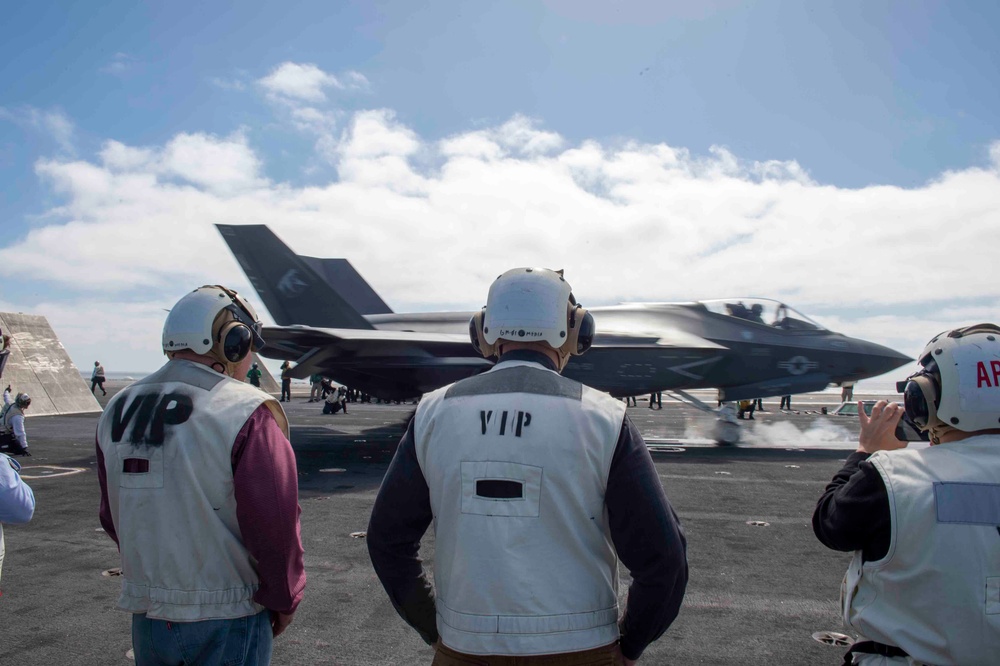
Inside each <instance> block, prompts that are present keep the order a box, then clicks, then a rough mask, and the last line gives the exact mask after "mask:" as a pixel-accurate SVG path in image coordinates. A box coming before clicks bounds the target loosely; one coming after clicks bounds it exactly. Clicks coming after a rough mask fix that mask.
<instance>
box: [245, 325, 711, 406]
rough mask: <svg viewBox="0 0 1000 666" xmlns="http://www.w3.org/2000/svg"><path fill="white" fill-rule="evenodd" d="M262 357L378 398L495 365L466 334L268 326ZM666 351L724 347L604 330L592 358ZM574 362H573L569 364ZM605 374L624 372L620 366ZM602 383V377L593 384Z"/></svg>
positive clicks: (707, 352) (660, 334) (673, 335)
mask: <svg viewBox="0 0 1000 666" xmlns="http://www.w3.org/2000/svg"><path fill="white" fill-rule="evenodd" d="M264 339H265V340H267V345H266V346H265V347H264V349H262V350H261V355H262V356H265V357H267V358H275V359H284V360H290V361H294V362H295V363H296V366H295V367H294V368H293V369H292V371H291V373H290V376H291V377H293V378H296V379H304V378H306V377H309V376H310V375H313V374H323V375H325V376H329V377H332V378H333V379H336V380H337V381H338V382H341V383H344V384H348V385H350V386H359V387H363V388H364V389H365V390H367V391H369V392H372V393H374V394H375V395H382V396H388V395H398V396H403V397H413V396H416V395H419V394H421V393H425V392H427V391H430V390H433V389H435V388H438V387H441V386H444V385H446V384H450V383H451V382H454V381H457V380H459V379H462V378H463V377H469V376H472V375H475V374H478V373H480V372H483V371H485V370H488V369H489V368H490V367H491V366H492V362H490V361H487V360H486V359H484V358H483V357H482V356H480V355H479V354H478V353H476V351H475V349H474V348H473V346H472V344H471V343H470V342H469V338H468V336H467V335H465V334H457V333H436V332H422V331H394V330H377V329H364V330H362V329H352V328H316V327H311V326H268V327H265V328H264ZM642 350H661V351H662V352H665V353H669V354H670V356H671V358H673V357H677V358H678V359H680V358H681V356H683V360H685V361H687V362H690V361H692V360H694V361H698V360H699V359H704V358H705V357H707V356H713V357H718V356H719V355H720V353H721V352H725V351H726V350H727V348H726V347H724V346H722V345H718V344H716V343H714V342H711V341H709V340H705V339H704V338H700V337H698V336H695V335H690V334H687V333H683V332H681V331H669V332H667V331H647V332H637V333H628V332H624V331H622V332H615V331H609V332H608V333H605V334H600V335H598V336H597V339H596V340H595V343H594V351H593V352H592V354H593V356H592V357H590V356H584V357H582V358H583V359H588V358H593V359H594V360H595V361H597V360H599V359H603V360H601V365H602V366H603V365H606V364H608V363H610V364H611V366H614V365H615V363H616V362H619V363H620V362H624V358H625V357H620V358H619V357H618V355H617V353H616V352H619V351H620V352H629V351H635V352H641V351H642ZM571 367H572V364H571ZM608 371H609V372H611V373H614V374H620V373H619V372H618V369H617V368H612V367H609V368H608ZM595 384H596V385H597V386H598V387H601V385H602V382H595Z"/></svg>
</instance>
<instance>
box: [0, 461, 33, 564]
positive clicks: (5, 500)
mask: <svg viewBox="0 0 1000 666" xmlns="http://www.w3.org/2000/svg"><path fill="white" fill-rule="evenodd" d="M20 471H21V465H20V464H18V462H17V461H16V460H14V459H13V458H11V457H10V456H7V455H4V454H2V453H0V576H2V575H3V560H4V555H5V554H6V552H5V551H6V548H5V546H6V544H5V543H4V535H3V526H4V524H5V523H6V524H10V525H23V524H25V523H27V522H28V521H30V520H31V517H32V516H33V515H34V513H35V494H34V493H33V492H31V487H30V486H28V484H27V483H25V482H24V479H22V478H21V475H20V474H19V472H20ZM0 580H2V579H0Z"/></svg>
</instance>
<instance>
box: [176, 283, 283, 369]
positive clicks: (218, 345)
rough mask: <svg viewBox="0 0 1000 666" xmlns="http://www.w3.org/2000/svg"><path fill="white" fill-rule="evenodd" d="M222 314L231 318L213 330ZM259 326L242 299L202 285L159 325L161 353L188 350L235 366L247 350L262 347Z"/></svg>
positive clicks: (235, 294)
mask: <svg viewBox="0 0 1000 666" xmlns="http://www.w3.org/2000/svg"><path fill="white" fill-rule="evenodd" d="M223 311H228V312H229V314H230V315H231V317H229V318H228V320H227V321H225V322H222V323H221V324H220V325H218V326H215V323H216V319H217V318H218V316H219V314H220V313H221V312H223ZM261 329H262V324H261V322H260V318H259V317H258V316H257V313H256V312H255V311H254V309H253V308H252V307H251V306H250V304H249V303H247V301H246V299H244V298H243V297H241V296H239V295H238V294H237V293H236V292H235V291H232V290H231V289H227V288H225V287H223V286H220V285H206V286H204V287H199V288H198V289H195V290H194V291H192V292H191V293H189V294H187V295H186V296H184V297H183V298H181V300H179V301H177V304H176V305H174V307H173V308H172V309H171V310H170V314H168V315H167V320H166V321H165V322H164V323H163V351H164V353H170V352H175V351H180V350H182V349H190V350H191V351H193V352H194V353H196V354H204V355H208V354H211V355H213V356H216V357H218V359H219V360H220V361H221V362H223V363H227V362H228V363H236V362H239V361H240V360H242V359H243V358H245V357H246V355H247V354H249V353H250V350H251V349H253V350H254V351H258V350H260V349H261V348H262V347H263V346H264V338H263V337H262V335H261Z"/></svg>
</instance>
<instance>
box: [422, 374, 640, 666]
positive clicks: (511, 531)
mask: <svg viewBox="0 0 1000 666" xmlns="http://www.w3.org/2000/svg"><path fill="white" fill-rule="evenodd" d="M624 414H625V406H624V405H623V404H622V403H621V402H620V401H618V400H615V399H613V398H611V397H609V396H607V395H605V394H604V393H600V392H598V391H595V390H593V389H591V388H588V387H586V386H583V385H582V384H579V383H577V382H574V381H572V380H570V379H566V378H565V377H561V376H560V375H559V374H557V373H556V372H553V371H551V370H546V369H544V368H543V367H541V366H540V365H538V364H535V363H529V362H521V361H507V362H504V363H501V364H498V365H497V366H495V367H494V368H493V369H491V370H490V371H488V372H486V373H484V374H482V375H478V376H476V377H472V378H469V379H466V380H463V381H460V382H458V383H456V384H453V385H451V386H448V387H445V388H442V389H439V390H437V391H434V392H433V393H430V394H428V395H427V396H425V397H424V399H423V400H422V401H421V403H420V407H419V408H418V409H417V414H416V417H415V421H414V436H415V442H416V452H417V460H418V461H419V463H420V468H421V470H422V472H423V475H424V478H425V479H426V480H427V486H428V488H429V489H430V500H431V508H432V510H433V513H434V532H435V539H436V541H435V550H434V553H435V554H434V561H435V562H434V584H435V588H436V603H437V625H438V632H439V633H440V635H441V640H442V642H443V643H444V644H445V645H447V646H448V647H450V648H452V649H454V650H458V651H459V652H464V653H468V654H501V655H530V654H547V653H563V652H575V651H579V650H587V649H590V648H594V647H599V646H602V645H608V644H609V643H613V642H614V641H615V640H617V639H618V557H617V554H616V553H615V549H614V546H613V544H612V541H611V535H610V531H609V526H608V516H607V511H606V509H605V506H604V495H605V490H606V488H607V479H608V473H609V470H610V468H611V458H612V456H613V455H614V452H615V446H616V444H617V441H618V435H619V432H620V430H621V426H622V421H623V419H624Z"/></svg>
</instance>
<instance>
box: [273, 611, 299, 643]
mask: <svg viewBox="0 0 1000 666" xmlns="http://www.w3.org/2000/svg"><path fill="white" fill-rule="evenodd" d="M294 617H295V613H288V614H285V613H279V612H278V611H271V636H272V637H274V638H277V637H278V636H280V635H281V633H282V632H283V631H284V630H285V629H287V628H288V625H290V624H291V623H292V620H293V619H294Z"/></svg>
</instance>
